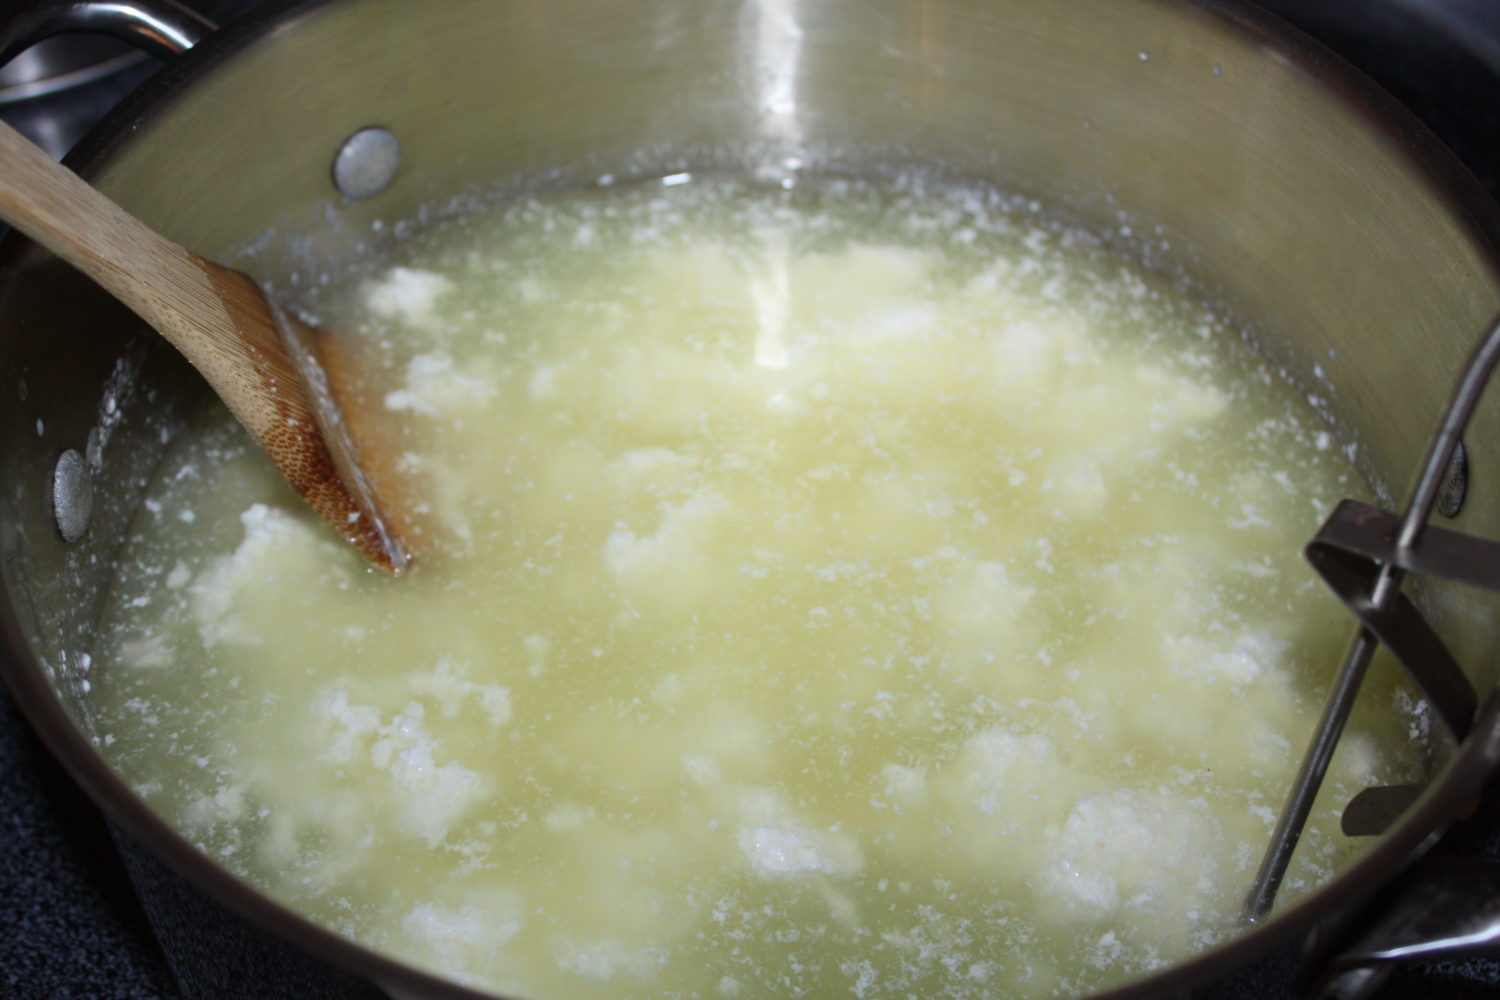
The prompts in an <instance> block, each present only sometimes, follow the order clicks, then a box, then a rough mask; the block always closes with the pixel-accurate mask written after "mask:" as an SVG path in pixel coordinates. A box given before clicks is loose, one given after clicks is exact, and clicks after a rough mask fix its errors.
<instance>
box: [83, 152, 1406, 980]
mask: <svg viewBox="0 0 1500 1000" xmlns="http://www.w3.org/2000/svg"><path fill="white" fill-rule="evenodd" d="M313 307H314V309H315V310H316V311H317V312H318V314H319V318H320V319H321V320H322V321H323V322H324V323H325V325H327V326H329V327H330V328H333V329H342V330H350V329H357V330H358V331H360V332H362V333H363V334H364V335H365V336H367V337H368V338H369V340H370V343H372V344H373V345H375V346H374V348H373V354H374V355H375V356H376V360H377V361H378V364H379V366H380V369H381V370H382V371H383V372H384V373H385V374H384V375H383V376H381V377H382V378H385V379H387V380H388V384H382V385H380V386H378V387H377V389H376V390H375V392H376V398H378V399H380V400H381V401H382V404H383V406H382V410H383V417H384V418H385V419H387V420H388V421H389V426H388V427H386V428H385V429H384V431H383V433H384V434H386V435H388V436H389V439H390V440H392V441H396V442H398V444H397V445H395V446H394V453H395V454H398V455H400V462H399V465H400V469H401V471H402V473H403V475H404V476H406V477H407V478H408V479H409V481H410V482H413V483H415V484H418V487H419V489H420V492H421V495H422V497H423V499H424V504H423V506H422V507H421V508H420V509H419V511H418V514H419V520H420V521H421V522H422V524H423V526H424V528H423V530H424V535H423V536H422V540H421V544H420V546H419V548H421V549H423V550H424V552H423V561H422V562H421V564H420V565H419V566H418V568H417V569H416V570H415V571H414V572H413V573H412V574H411V575H410V577H409V578H407V579H403V580H400V581H391V580H389V579H386V578H383V577H381V576H380V575H378V574H374V573H372V572H370V571H369V570H368V569H367V567H366V566H365V565H363V563H362V562H361V560H360V558H359V557H358V556H357V555H356V554H355V553H353V552H352V551H349V550H346V549H345V548H344V547H343V546H342V544H341V543H340V542H338V541H337V540H336V539H334V538H333V537H332V535H331V533H329V532H327V530H326V529H325V528H324V527H322V526H321V525H320V524H319V523H317V522H316V521H315V519H314V518H313V517H312V516H311V515H310V514H309V513H308V512H307V511H305V510H302V509H301V508H300V507H299V506H298V504H297V503H296V502H295V500H294V499H293V498H291V497H290V496H289V495H288V493H287V492H286V490H285V489H284V487H282V486H281V485H280V484H279V483H278V481H277V480H276V479H275V476H274V472H273V471H271V469H270V467H269V465H268V464H267V463H266V462H265V461H264V460H263V459H262V458H261V457H260V456H259V455H257V454H255V453H254V452H253V451H252V450H251V447H250V446H249V445H248V444H247V443H246V440H245V438H244V436H243V435H242V433H241V432H240V431H239V430H238V429H237V428H235V427H234V426H232V425H231V424H230V423H228V421H227V418H224V417H222V415H218V414H215V415H213V416H212V417H211V418H209V419H207V420H206V421H205V423H204V425H203V426H202V427H201V428H199V429H198V430H197V431H195V432H194V433H193V434H192V435H190V436H187V437H186V438H185V439H183V440H181V441H179V442H177V443H176V444H175V445H174V450H173V451H172V452H171V454H170V455H169V458H168V460H167V462H166V463H165V465H164V466H163V468H162V470H161V474H160V477H159V481H158V482H157V483H156V484H155V485H154V486H153V487H152V488H151V494H150V499H149V500H148V501H147V503H146V506H145V508H144V509H143V511H142V514H141V516H140V518H139V521H138V523H137V525H136V528H135V532H134V536H133V538H132V540H131V543H130V549H129V552H128V553H127V557H126V559H125V561H124V563H123V566H124V568H123V569H122V571H121V574H120V578H119V581H118V586H117V588H116V591H115V593H114V595H113V598H112V602H113V603H112V609H111V612H110V614H109V616H108V621H107V625H106V628H105V630H104V637H103V639H102V641H101V647H100V649H99V650H98V651H97V652H96V654H95V660H96V662H97V663H98V664H99V666H100V667H101V668H102V669H98V670H96V671H95V673H94V675H93V676H94V677H96V678H97V681H96V683H95V685H94V695H95V697H96V708H97V712H98V717H99V719H100V723H99V726H98V731H99V733H100V734H101V738H100V742H101V745H102V747H103V749H104V751H105V753H106V754H107V755H108V756H109V757H110V758H111V759H112V760H114V761H115V762H116V763H117V764H118V766H119V767H120V768H121V769H122V770H123V771H124V773H125V774H126V775H127V776H128V778H129V779H130V780H131V781H133V782H134V783H135V784H136V786H137V787H139V788H140V789H141V790H142V792H143V794H145V795H146V796H147V797H148V799H149V800H150V802H151V803H152V804H153V806H155V807H156V808H157V809H159V810H160V811H162V812H163V813H164V814H165V815H167V816H169V817H171V818H172V820H173V821H174V822H175V823H176V824H177V825H179V826H180V827H181V828H183V829H184V830H185V831H186V832H187V833H188V834H189V835H190V836H191V837H193V838H194V839H195V840H196V841H198V842H199V843H201V844H203V845H204V846H205V847H206V849H207V850H209V851H210V852H211V853H212V854H214V855H215V856H216V857H218V858H220V859H221V860H222V861H223V862H224V863H225V864H226V865H228V866H229V867H230V868H231V869H233V870H235V871H238V872H241V873H243V874H244V875H245V876H246V877H248V878H250V879H251V880H252V881H253V882H254V883H256V884H257V885H259V886H262V887H264V888H265V889H266V890H267V891H269V892H270V893H271V894H273V895H274V896H276V897H277V898H279V899H282V900H284V901H287V902H288V903H290V904H291V905H293V906H294V907H296V908H298V909H301V910H303V911H305V912H307V913H308V914H310V915H312V916H313V917H314V918H316V919H317V920H319V921H322V922H324V923H326V924H328V925H330V926H331V927H333V928H335V929H337V930H339V931H341V932H343V933H346V934H348V935H350V936H352V937H354V938H356V939H358V940H360V941H362V942H365V943H367V944H370V945H372V946H374V947H377V948H381V949H388V950H391V951H393V952H395V953H396V954H398V955H402V956H405V957H406V958H408V959H410V960H412V961H414V962H416V963H418V964H421V965H423V966H427V967H430V968H432V969H435V970H437V971H440V972H442V973H444V974H446V975H449V976H451V977H454V978H457V979H460V980H462V981H465V982H470V983H474V984H480V985H485V986H488V987H491V988H494V989H497V990H502V991H505V992H507V993H509V994H512V995H517V996H521V997H527V998H538V1000H548V998H562V997H569V998H572V997H598V998H616V997H682V998H687V997H701V998H707V997H795V996H806V997H820V998H821V997H833V996H854V997H859V998H867V997H868V998H874V997H907V996H921V997H931V998H938V997H948V998H967V997H973V998H978V997H988V998H998V997H1048V996H1068V995H1075V994H1081V993H1086V992H1089V991H1092V990H1094V989H1098V988H1101V987H1103V986H1107V985H1109V984H1112V983H1115V982H1118V981H1120V980H1122V979H1126V978H1129V977H1132V976H1135V975H1138V974H1141V973H1144V972H1147V971H1150V970H1154V969H1158V968H1160V967H1162V966H1164V965H1166V964H1169V963H1171V962H1174V961H1176V960H1178V959H1180V958H1182V957H1184V956H1187V955H1190V954H1193V953H1195V952H1197V951H1199V950H1202V949H1203V948H1205V947H1208V946H1210V945H1212V944H1213V943H1215V942H1217V941H1219V940H1222V939H1223V938H1224V937H1225V936H1227V935H1229V934H1231V933H1233V930H1234V927H1235V922H1236V918H1237V913H1238V909H1239V905H1240V900H1241V899H1242V897H1243V893H1244V891H1245V889H1246V887H1247V886H1248V884H1249V881H1250V878H1251V876H1252V874H1253V872H1254V868H1255V865H1256V864H1257V862H1258V860H1259V856H1260V853H1261V851H1262V850H1263V848H1264V845H1265V843H1266V841H1267V839H1268V836H1269V833H1270V830H1271V825H1272V823H1273V820H1274V816H1275V810H1276V809H1277V808H1279V806H1280V803H1281V800H1282V797H1283V796H1284V794H1285V791H1286V788H1287V786H1288V784H1289V782H1290V778H1291V775H1292V772H1293V769H1294V767H1295V764H1296V759H1297V757H1298V755H1299V754H1300V752H1301V748H1302V746H1303V744H1304V742H1305V740H1306V737H1307V734H1308V732H1309V730H1310V728H1311V725H1312V722H1313V720H1314V719H1315V717H1316V714H1317V710H1318V708H1319V706H1320V703H1321V697H1322V692H1323V690H1324V687H1325V685H1326V678H1327V675H1328V671H1329V669H1330V666H1331V665H1332V664H1333V663H1334V662H1335V661H1336V659H1337V658H1338V655H1339V652H1340V649H1341V644H1342V640H1343V637H1344V635H1345V634H1346V630H1347V618H1346V616H1345V614H1344V613H1343V612H1342V611H1341V610H1340V609H1339V607H1338V606H1337V605H1336V602H1334V601H1333V600H1332V599H1331V598H1329V597H1328V596H1327V595H1325V594H1324V593H1323V591H1322V589H1321V585H1320V584H1318V583H1317V582H1316V580H1315V578H1314V577H1313V575H1312V574H1311V572H1310V571H1308V570H1307V569H1306V568H1305V567H1304V566H1303V565H1302V563H1301V562H1300V559H1299V556H1298V552H1299V549H1300V547H1301V545H1302V544H1303V542H1304V541H1305V540H1306V538H1308V537H1309V536H1310V535H1311V533H1312V532H1313V530H1314V529H1315V528H1316V525H1317V524H1318V522H1319V521H1320V520H1321V518H1322V517H1323V516H1324V515H1325V513H1326V512H1327V511H1328V510H1329V509H1331V507H1332V506H1333V504H1334V503H1335V502H1336V500H1337V499H1338V498H1339V497H1341V496H1344V495H1350V494H1357V493H1359V492H1362V491H1361V489H1360V486H1359V484H1358V483H1357V482H1356V481H1355V480H1354V478H1353V476H1352V473H1351V471H1350V468H1349V466H1348V464H1347V462H1346V461H1345V460H1344V457H1343V456H1342V455H1341V454H1340V452H1339V450H1338V449H1337V448H1336V447H1334V446H1333V442H1332V439H1331V438H1330V436H1329V435H1328V433H1327V432H1326V431H1325V430H1323V429H1322V428H1321V427H1320V426H1319V425H1318V424H1317V423H1316V422H1315V420H1314V419H1313V417H1312V416H1311V415H1310V413H1308V412H1307V411H1306V408H1305V407H1303V406H1302V405H1301V404H1300V402H1299V400H1298V399H1297V398H1296V396H1295V394H1294V393H1292V392H1291V391H1290V390H1289V389H1288V388H1286V387H1285V386H1283V385H1281V384H1280V383H1279V381H1278V380H1277V379H1276V378H1274V377H1273V376H1272V375H1271V373H1270V372H1268V371H1267V370H1266V369H1265V368H1264V366H1263V365H1262V364H1261V363H1260V362H1259V361H1258V360H1256V359H1255V358H1254V356H1253V355H1252V354H1251V353H1250V352H1249V351H1248V350H1247V349H1246V348H1245V347H1244V346H1243V345H1242V344H1240V343H1239V340H1238V338H1237V336H1236V335H1235V334H1234V333H1233V332H1232V331H1230V330H1228V329H1226V328H1224V327H1223V326H1221V325H1220V324H1219V323H1218V322H1216V321H1215V320H1214V319H1213V318H1212V317H1211V316H1209V315H1208V314H1207V313H1205V312H1204V311H1203V310H1202V309H1200V308H1198V307H1197V306H1195V305H1193V304H1192V303H1190V302H1188V301H1186V300H1184V299H1183V298H1182V297H1181V296H1180V295H1178V294H1177V293H1176V292H1174V291H1173V290H1172V289H1171V288H1170V287H1168V286H1167V285H1165V284H1164V283H1163V282H1161V281H1159V280H1157V279H1155V278H1153V277H1149V276H1147V275H1145V274H1144V273H1142V272H1139V271H1137V270H1134V269H1132V268H1131V267H1129V266H1127V265H1125V264H1123V263H1121V262H1119V261H1117V260H1115V259H1113V258H1112V257H1110V256H1108V255H1107V254H1105V253H1103V252H1102V251H1100V250H1098V249H1097V248H1096V247H1095V246H1094V245H1093V243H1092V242H1091V241H1090V240H1088V239H1087V238H1085V237H1082V236H1079V235H1076V234H1070V233H1067V232H1064V231H1060V230H1057V229H1054V228H1051V227H1049V226H1047V225H1044V224H1043V223H1041V222H1039V221H1038V220H1036V219H1035V218H1032V217H1029V216H1027V215H1024V214H1021V215H1017V214H1011V213H1009V212H1008V211H1006V210H1005V209H1004V206H1003V205H1001V204H1000V203H999V202H998V201H996V200H994V199H986V198H984V197H981V196H978V195H975V194H972V193H965V192H953V191H926V192H920V191H916V190H898V191H890V190H885V191H877V190H872V189H867V188H864V187H861V186H859V185H854V184H841V183H829V184H826V185H824V186H822V187H816V188H813V189H811V190H809V189H807V188H805V187H803V188H798V189H797V190H795V191H791V192H786V191H780V190H765V189H760V188H753V187H748V186H744V185H740V184H735V183H730V182H723V183H719V182H712V183H710V182H704V181H701V180H699V181H695V182H693V183H690V184H672V185H665V186H656V185H652V186H649V187H644V188H638V189H632V190H612V191H602V192H598V193H585V194H578V195H574V196H571V197H567V198H560V199H557V200H553V201H546V202H524V203H520V204H516V205H512V206H509V207H508V208H507V209H505V210H504V211H497V212H494V213H492V214H489V215H484V216H478V217H474V218H471V219H468V220H466V221H465V222H464V223H463V224H461V225H454V226H450V227H448V228H446V229H443V230H441V231H438V232H435V233H432V234H430V235H428V236H425V237H422V238H419V239H417V240H414V241H412V242H411V243H410V244H407V245H405V246H403V247H402V248H401V250H400V251H399V256H398V257H397V258H395V259H392V260H387V261H382V262H380V263H379V264H378V265H373V266H372V267H371V268H370V269H369V270H368V271H367V272H365V273H363V274H360V275H356V276H354V277H353V278H351V279H350V280H348V281H347V282H344V283H343V284H341V285H340V286H338V287H336V288H333V289H329V290H327V291H326V293H325V294H324V296H323V298H322V299H320V300H319V301H318V302H316V303H313ZM1393 702H1401V703H1403V704H1404V703H1405V696H1404V695H1402V694H1400V693H1399V692H1395V691H1393V690H1392V689H1391V688H1390V687H1389V686H1385V687H1382V686H1381V684H1380V683H1375V684H1373V685H1372V686H1370V687H1369V688H1368V689H1367V692H1366V696H1365V703H1364V705H1363V707H1362V709H1361V710H1360V712H1359V713H1358V714H1357V716H1356V720H1355V725H1354V728H1353V730H1352V732H1351V734H1350V735H1349V736H1347V737H1346V738H1345V741H1344V743H1343V745H1342V748H1341V751H1340V754H1339V756H1338V758H1337V760H1336V763H1335V767H1334V771H1333V773H1332V775H1331V778H1330V780H1329V782H1328V785H1327V787H1326V789H1325V795H1324V798H1323V800H1322V804H1321V805H1320V807H1319V811H1318V813H1317V815H1316V817H1315V819H1314V822H1313V824H1312V826H1311V828H1310V832H1309V835H1308V836H1307V838H1306V840H1305V841H1304V844H1303V846H1302V848H1301V849H1300V851H1299V853H1298V856H1297V858H1296V860H1295V862H1294V865H1293V869H1292V873H1291V876H1290V878H1289V882H1288V892H1289V893H1290V894H1292V895H1295V894H1297V893H1298V892H1301V891H1304V890H1306V889H1307V888H1308V887H1310V886H1312V885H1315V884H1317V883H1318V882H1320V881H1322V880H1323V879H1326V878H1327V876H1328V875H1329V873H1330V872H1331V870H1332V869H1333V867H1334V866H1335V865H1336V864H1338V863H1339V862H1340V860H1341V859H1343V858H1344V857H1346V856H1347V855H1348V853H1349V850H1350V845H1349V843H1348V842H1347V841H1345V840H1344V839H1343V838H1342V837H1341V836H1340V835H1339V834H1338V833H1337V828H1336V810H1337V809H1339V808H1341V807H1342V805H1343V803H1345V802H1346V801H1347V800H1348V798H1349V797H1350V796H1351V795H1353V794H1354V793H1355V792H1356V791H1358V790H1359V789H1361V788H1363V787H1364V786H1365V785H1367V784H1372V783H1378V782H1391V781H1398V780H1401V779H1402V778H1403V777H1406V776H1409V775H1410V774H1411V773H1412V770H1413V768H1414V767H1415V761H1414V760H1410V759H1404V758H1403V757H1402V756H1401V754H1400V753H1397V752H1394V751H1386V752H1383V754H1382V753H1377V752H1376V750H1375V748H1376V747H1377V746H1380V745H1385V746H1389V745H1392V744H1395V745H1400V744H1401V743H1402V742H1404V740H1405V735H1406V734H1405V731H1404V727H1405V726H1407V725H1408V724H1410V723H1411V718H1410V717H1409V713H1407V714H1402V713H1400V712H1398V711H1396V710H1395V709H1394V708H1393ZM1408 707H1409V706H1408Z"/></svg>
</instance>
